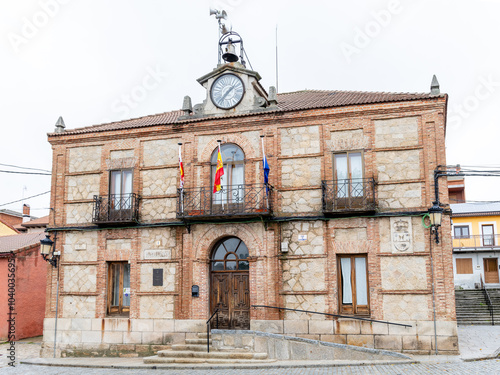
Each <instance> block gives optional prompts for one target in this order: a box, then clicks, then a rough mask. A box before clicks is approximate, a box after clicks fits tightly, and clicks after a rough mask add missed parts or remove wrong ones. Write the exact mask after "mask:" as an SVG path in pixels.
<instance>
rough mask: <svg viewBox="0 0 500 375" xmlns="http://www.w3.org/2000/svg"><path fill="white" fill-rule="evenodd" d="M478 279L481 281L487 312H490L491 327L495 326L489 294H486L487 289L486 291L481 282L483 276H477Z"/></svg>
mask: <svg viewBox="0 0 500 375" xmlns="http://www.w3.org/2000/svg"><path fill="white" fill-rule="evenodd" d="M479 278H480V280H481V289H482V291H483V294H484V298H485V299H486V303H487V304H488V310H489V311H490V317H491V325H493V326H494V325H495V317H494V313H493V303H492V302H491V298H490V294H489V293H488V289H486V286H485V285H484V282H483V275H482V274H479Z"/></svg>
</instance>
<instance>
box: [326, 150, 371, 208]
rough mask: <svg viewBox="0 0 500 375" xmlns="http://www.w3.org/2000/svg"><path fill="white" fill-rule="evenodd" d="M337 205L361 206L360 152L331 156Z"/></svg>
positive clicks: (361, 175)
mask: <svg viewBox="0 0 500 375" xmlns="http://www.w3.org/2000/svg"><path fill="white" fill-rule="evenodd" d="M333 164H334V171H335V194H336V198H337V199H336V201H337V205H338V206H340V207H337V208H342V207H357V206H359V205H361V204H362V202H363V196H364V189H363V155H362V153H361V151H357V152H345V153H340V154H333Z"/></svg>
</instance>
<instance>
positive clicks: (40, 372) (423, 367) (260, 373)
mask: <svg viewBox="0 0 500 375" xmlns="http://www.w3.org/2000/svg"><path fill="white" fill-rule="evenodd" d="M139 372H140V373H141V374H154V375H160V374H166V375H167V374H168V375H174V374H175V375H211V374H213V375H241V374H245V375H277V374H287V375H299V374H300V375H330V374H332V375H334V374H338V375H344V374H346V375H347V374H349V375H354V374H383V375H413V374H432V375H437V374H447V375H450V374H460V375H468V374H471V375H472V374H474V375H489V374H491V375H498V374H500V360H497V359H495V360H486V361H475V362H452V363H436V364H406V365H380V366H357V367H334V368H288V369H279V368H277V369H258V370H249V369H233V370H228V369H202V370H192V369H187V370H143V369H141V370H139V369H134V370H121V369H88V368H63V367H45V366H29V365H19V366H16V367H14V368H2V369H0V373H1V374H23V375H31V374H33V375H45V374H47V375H49V374H71V375H91V374H96V375H105V374H113V375H115V374H116V375H118V374H123V375H132V374H136V373H139Z"/></svg>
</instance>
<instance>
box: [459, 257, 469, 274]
mask: <svg viewBox="0 0 500 375" xmlns="http://www.w3.org/2000/svg"><path fill="white" fill-rule="evenodd" d="M455 264H456V266H457V274H458V275H464V274H470V273H473V271H472V258H459V259H457V260H456V262H455Z"/></svg>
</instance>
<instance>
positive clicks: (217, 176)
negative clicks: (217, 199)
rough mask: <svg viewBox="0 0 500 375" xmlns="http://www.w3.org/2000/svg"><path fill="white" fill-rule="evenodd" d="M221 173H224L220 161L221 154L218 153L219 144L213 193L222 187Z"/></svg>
mask: <svg viewBox="0 0 500 375" xmlns="http://www.w3.org/2000/svg"><path fill="white" fill-rule="evenodd" d="M223 175H224V165H223V163H222V155H221V153H220V144H219V152H218V154H217V168H216V169H215V181H214V193H217V192H218V191H220V190H221V189H222V185H221V181H220V179H221V177H222V176H223Z"/></svg>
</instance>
